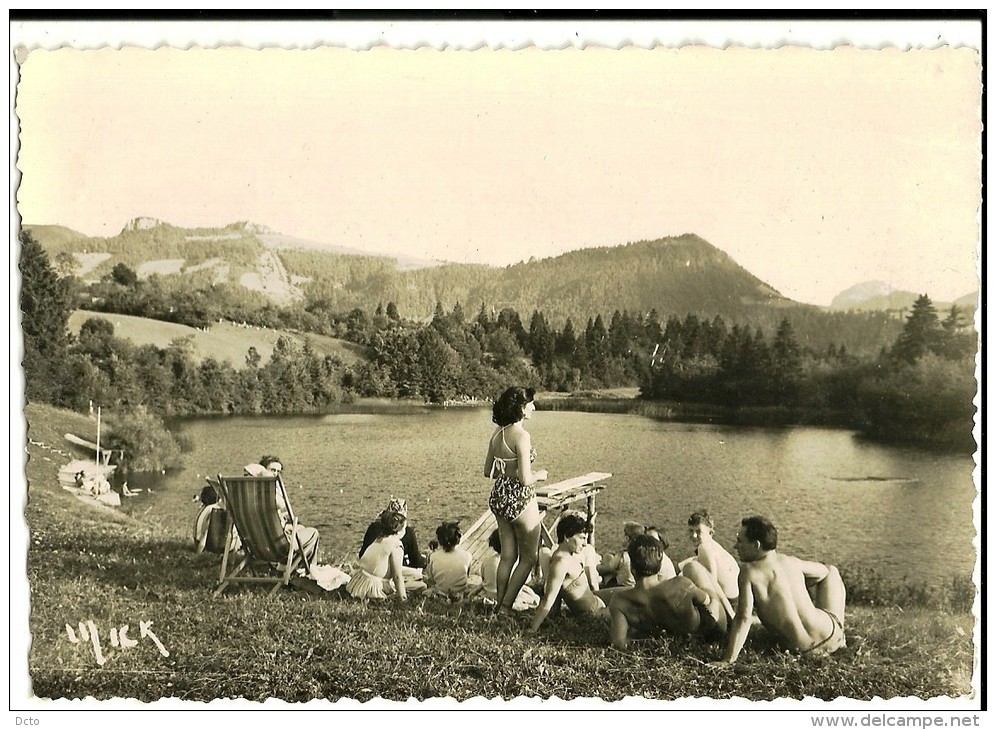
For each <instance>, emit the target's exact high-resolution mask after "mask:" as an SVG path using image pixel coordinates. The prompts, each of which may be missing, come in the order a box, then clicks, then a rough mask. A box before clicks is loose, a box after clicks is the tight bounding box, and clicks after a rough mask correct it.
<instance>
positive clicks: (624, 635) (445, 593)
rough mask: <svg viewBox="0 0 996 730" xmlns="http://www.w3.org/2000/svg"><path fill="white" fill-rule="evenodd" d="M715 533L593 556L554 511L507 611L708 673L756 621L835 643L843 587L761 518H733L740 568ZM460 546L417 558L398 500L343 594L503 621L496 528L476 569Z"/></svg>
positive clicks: (310, 547)
mask: <svg viewBox="0 0 996 730" xmlns="http://www.w3.org/2000/svg"><path fill="white" fill-rule="evenodd" d="M282 469H283V466H282V464H281V462H280V460H279V459H278V458H277V457H274V456H264V457H263V458H262V459H261V460H260V462H259V463H258V464H250V465H248V466H246V467H245V473H246V474H247V475H250V476H272V475H279V474H280V473H281V471H282ZM277 503H278V509H279V510H281V515H282V516H283V518H284V524H285V530H287V531H288V535H289V534H290V532H291V531H292V530H293V529H294V525H293V521H292V520H291V519H290V514H289V510H288V509H287V507H286V504H285V503H284V501H283V499H282V495H281V494H280V493H279V490H278V499H277ZM296 529H297V540H298V541H299V545H300V546H301V547H302V548H303V550H304V551H305V553H306V554H307V555H308V557H309V560H311V561H314V559H315V558H316V557H317V551H318V544H319V539H320V538H319V534H318V530H316V529H315V528H313V527H305V526H302V525H300V524H298V525H297V527H296ZM714 529H715V524H714V522H713V519H712V517H711V516H710V515H709V513H708V512H706V511H705V510H702V511H699V512H695V513H693V514H692V515H691V516H690V517H689V519H688V534H689V537H690V539H691V541H692V543H693V544H694V545H695V554H694V555H693V556H692V557H690V558H688V559H687V560H683V561H681V562H680V563H678V564H677V565H675V563H674V562H673V561H672V560H671V558H670V557H669V556H668V555H667V553H666V550H667V548H668V547H669V545H668V542H667V540H666V539H665V537H664V534H663V531H662V530H659V529H658V528H656V527H653V526H644V525H642V524H640V523H637V522H626V523H625V524H624V527H623V541H624V542H623V545H622V546H621V547H622V548H623V549H622V550H620V551H619V552H616V553H610V554H608V555H606V556H605V557H604V558H603V557H602V556H599V555H598V554H597V553H596V552H595V549H594V546H593V545H592V544H591V542H590V535H591V533H592V525H591V523H590V522H589V521H588V518H587V516H586V515H584V514H582V513H579V512H573V511H567V512H564V513H563V514H562V515H561V516H560V518H559V519H558V520H557V522H556V526H555V532H556V536H557V543H558V544H557V545H556V546H555V548H553V549H551V548H548V547H540V548H538V550H537V556H536V560H535V561H531V562H532V565H531V566H530V572H531V576H530V577H531V580H527V581H526V582H523V584H522V585H521V586H520V588H519V590H518V592H517V594H516V595H515V597H514V599H513V600H512V604H511V608H512V609H513V610H514V611H523V610H528V609H535V611H534V613H533V615H532V618H531V621H530V627H529V630H530V631H533V632H535V631H538V630H539V629H540V628H541V627H542V625H543V623H544V622H545V621H546V620H547V618H548V616H549V615H550V613H551V611H553V610H554V609H555V607H558V606H559V605H560V604H563V605H564V606H566V607H567V609H568V610H569V611H570V612H571V613H574V614H578V615H588V616H595V617H598V618H601V619H603V620H605V621H606V622H607V623H608V625H609V634H610V639H611V643H612V645H613V646H614V647H616V648H617V649H621V650H625V649H626V648H627V647H628V645H629V642H630V641H631V640H632V639H634V638H644V637H648V636H651V635H653V634H654V633H657V632H662V631H663V632H667V633H669V634H674V635H685V636H696V637H699V638H700V639H701V640H703V641H705V642H709V643H715V642H721V643H723V644H724V646H725V650H724V653H723V656H722V659H721V660H720V661H719V662H715V663H714V664H716V665H723V664H731V663H733V662H734V661H736V659H737V657H738V655H739V654H740V651H741V649H742V648H743V646H744V643H745V641H746V639H747V636H748V633H749V631H750V628H751V626H752V625H753V624H755V623H760V624H762V625H763V626H764V627H765V628H767V629H768V631H770V632H771V633H772V634H773V635H774V636H775V638H776V639H777V640H778V641H779V642H780V643H781V644H783V645H784V646H786V647H787V648H790V649H795V650H798V651H801V652H803V653H809V654H832V653H833V652H835V651H837V650H838V649H840V648H842V647H844V646H846V641H845V637H844V603H845V589H844V584H843V582H842V580H841V577H840V574H839V572H838V570H837V568H835V567H834V566H828V565H824V564H822V563H817V562H811V561H806V560H801V559H799V558H796V557H792V556H789V555H783V554H781V553H779V552H778V550H777V547H778V531H777V529H776V528H775V526H774V525H773V524H772V523H771V522H770V521H769V520H767V519H766V518H764V517H759V516H753V517H746V518H744V519H743V520H742V522H741V525H740V529H739V531H738V533H737V538H736V544H735V550H736V552H737V554H738V556H739V558H740V561H739V562H738V561H737V560H736V559H735V558H734V557H733V556H732V555H731V554H730V553H729V552H727V551H726V550H725V549H724V548H723V546H722V545H720V544H719V543H718V542H717V541H716V539H715V537H714V534H713V533H714ZM462 537H463V535H462V532H461V530H460V527H459V524H458V523H456V522H444V523H443V524H441V525H440V526H439V527H438V528H437V529H436V539H435V540H433V541H432V542H430V551H429V552H428V553H427V554H425V555H423V554H422V553H421V552H420V551H419V547H418V540H417V537H416V535H415V531H414V530H413V529H412V528H411V527H410V526H409V525H408V506H407V503H406V502H405V500H403V499H393V498H392V499H391V501H390V502H389V503H388V505H387V508H386V509H385V510H384V511H383V512H382V513H381V514H380V515H379V516H378V518H377V519H376V520H375V521H374V522H373V523H371V524H370V526H369V527H368V528H367V530H366V532H365V534H364V536H363V541H362V545H361V547H360V550H359V553H358V556H357V559H356V560H355V562H354V564H353V566H352V569H351V571H350V578H349V581H348V583H346V585H345V590H346V592H347V593H349V595H351V596H353V597H355V598H360V599H385V598H388V597H391V596H393V597H396V598H397V599H399V600H401V601H404V600H406V599H407V598H408V596H409V594H411V593H419V594H421V595H425V596H441V597H444V598H446V599H449V600H451V601H459V600H463V599H465V598H468V597H472V596H480V597H482V598H483V599H485V600H487V601H489V602H492V603H494V604H495V605H496V607H497V608H498V609H499V611H500V612H503V613H505V612H504V611H501V609H502V608H504V605H505V604H507V601H506V602H505V604H503V603H502V601H500V600H499V595H500V588H499V586H500V580H501V575H500V573H501V570H502V568H501V553H502V545H501V532H500V530H498V529H496V530H494V531H493V532H492V534H491V535H490V538H489V541H488V543H489V545H490V547H491V548H492V552H491V553H490V554H489V555H488V556H487V557H485V558H484V559H482V560H481V562H480V565H479V567H478V568H477V569H476V570H473V568H472V558H471V555H470V553H469V552H467V551H466V550H465V549H463V548H462V547H461V546H460V542H461V540H462ZM513 567H514V566H513ZM506 579H507V578H506Z"/></svg>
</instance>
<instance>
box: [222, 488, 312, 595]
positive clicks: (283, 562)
mask: <svg viewBox="0 0 996 730" xmlns="http://www.w3.org/2000/svg"><path fill="white" fill-rule="evenodd" d="M218 483H219V485H220V486H221V491H222V494H223V496H224V501H225V509H226V512H227V514H228V518H227V526H226V530H230V529H231V523H232V522H233V521H234V523H235V529H236V530H238V533H239V538H241V540H242V553H243V556H242V560H241V561H240V562H239V563H238V565H236V566H235V568H234V569H233V570H231V571H229V569H228V567H229V555H230V553H232V552H233V551H232V550H231V548H230V545H231V541H229V543H228V544H226V545H225V552H224V554H223V556H222V559H221V575H220V577H219V579H218V588H217V590H216V591H215V592H214V594H215V595H216V596H217V595H220V594H221V592H222V591H224V590H225V589H226V588H227V587H228V586H229V585H231V584H232V583H263V584H274V585H273V590H271V591H270V594H271V595H272V594H273V593H275V592H276V591H277V590H278V589H279V588H280V587H281V586H286V585H287V584H288V583H289V582H290V579H291V576H292V575H293V574H294V571H295V570H296V569H297V567H298V566H299V565H301V564H302V563H303V564H304V568H305V571H306V572H308V573H310V572H311V566H310V564H309V561H308V556H307V554H306V551H305V547H304V545H303V544H302V543H301V538H300V536H299V535H298V532H297V531H298V522H297V518H296V517H294V513H293V511H292V510H291V506H290V500H289V499H288V498H287V490H286V489H284V485H283V482H281V481H280V477H279V476H255V477H252V476H238V477H224V476H222V475H220V474H219V475H218ZM278 491H279V493H280V495H281V496H282V497H283V500H284V504H285V505H286V508H287V514H288V516H289V518H290V522H291V525H292V527H293V531H292V533H291V535H292V536H291V537H290V538H288V536H287V533H286V532H285V531H284V520H283V518H282V517H281V515H280V511H279V507H278V503H277V493H278ZM226 534H227V533H226ZM295 543H296V544H295ZM243 571H246V572H252V573H255V574H254V575H246V574H244V573H243ZM260 573H262V574H260Z"/></svg>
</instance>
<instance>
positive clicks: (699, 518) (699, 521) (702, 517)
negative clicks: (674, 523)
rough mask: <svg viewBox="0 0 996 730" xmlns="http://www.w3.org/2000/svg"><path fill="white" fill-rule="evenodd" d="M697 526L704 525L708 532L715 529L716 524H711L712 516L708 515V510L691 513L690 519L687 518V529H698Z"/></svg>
mask: <svg viewBox="0 0 996 730" xmlns="http://www.w3.org/2000/svg"><path fill="white" fill-rule="evenodd" d="M699 525H705V526H706V527H708V528H709V529H710V530H715V529H716V523H715V522H713V519H712V515H710V514H709V511H708V510H704V509H701V510H699V511H698V512H692V515H691V517H689V518H688V526H689V527H698V526H699Z"/></svg>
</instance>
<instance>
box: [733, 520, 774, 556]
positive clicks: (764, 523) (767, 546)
mask: <svg viewBox="0 0 996 730" xmlns="http://www.w3.org/2000/svg"><path fill="white" fill-rule="evenodd" d="M740 524H741V525H743V526H744V528H745V529H744V537H746V538H747V539H748V540H750V541H751V542H757V543H759V544H760V545H761V549H762V550H775V549H776V548H777V547H778V530H777V529H776V528H775V526H774V525H773V524H772V523H771V520H769V519H768V518H767V517H761V516H759V515H754V516H753V517H744V518H743V519H742V520H740Z"/></svg>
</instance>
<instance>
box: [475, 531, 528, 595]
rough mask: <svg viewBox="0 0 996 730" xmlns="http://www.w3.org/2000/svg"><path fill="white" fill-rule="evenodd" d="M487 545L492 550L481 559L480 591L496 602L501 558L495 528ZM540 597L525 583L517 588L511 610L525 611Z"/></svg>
mask: <svg viewBox="0 0 996 730" xmlns="http://www.w3.org/2000/svg"><path fill="white" fill-rule="evenodd" d="M488 545H490V546H491V549H492V550H493V551H494V552H492V553H491V554H490V555H488V556H487V557H485V558H483V559H482V560H481V593H482V594H483V595H484V597H485V598H488V599H490V600H491V601H494V602H497V600H498V561H499V559H500V558H501V535H500V534H499V532H498V530H497V529H496V530H495V531H494V532H492V533H491V536H490V537H489V538H488ZM539 602H540V598H539V596H538V595H536V593H535V591H533V589H532V588H530V587H529V586H527V585H525V586H522V588H521V590H519V595H517V596H516V597H515V601H514V602H513V603H512V610H513V611H526V610H528V609H530V608H536V607H537V606H538V605H539Z"/></svg>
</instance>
